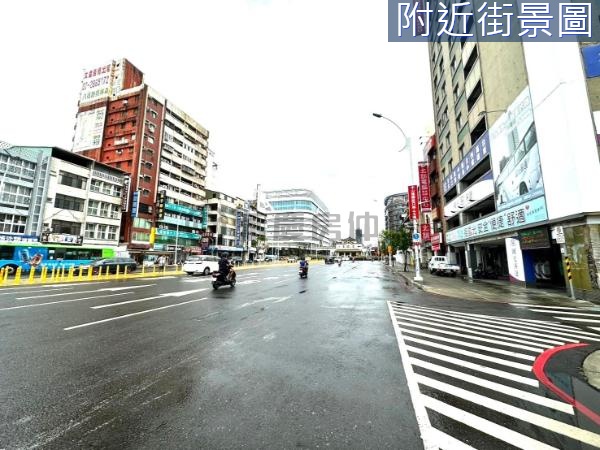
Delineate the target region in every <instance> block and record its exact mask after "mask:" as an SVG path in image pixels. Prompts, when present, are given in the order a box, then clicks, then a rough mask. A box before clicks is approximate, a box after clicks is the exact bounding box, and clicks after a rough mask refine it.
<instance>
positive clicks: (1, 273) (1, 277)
mask: <svg viewBox="0 0 600 450" xmlns="http://www.w3.org/2000/svg"><path fill="white" fill-rule="evenodd" d="M0 284H4V268H2V269H0Z"/></svg>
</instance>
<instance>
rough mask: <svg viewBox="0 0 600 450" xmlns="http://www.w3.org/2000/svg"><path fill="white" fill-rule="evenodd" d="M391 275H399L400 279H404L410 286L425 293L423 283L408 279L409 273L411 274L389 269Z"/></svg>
mask: <svg viewBox="0 0 600 450" xmlns="http://www.w3.org/2000/svg"><path fill="white" fill-rule="evenodd" d="M389 270H390V271H391V272H392V273H394V274H396V275H400V277H402V278H404V280H405V281H406V282H407V283H409V284H410V285H411V286H413V287H416V288H417V289H420V290H422V291H424V292H425V291H426V289H425V286H424V285H423V283H419V282H418V281H415V280H413V279H412V278H411V277H410V273H411V272H398V271H395V270H393V269H389Z"/></svg>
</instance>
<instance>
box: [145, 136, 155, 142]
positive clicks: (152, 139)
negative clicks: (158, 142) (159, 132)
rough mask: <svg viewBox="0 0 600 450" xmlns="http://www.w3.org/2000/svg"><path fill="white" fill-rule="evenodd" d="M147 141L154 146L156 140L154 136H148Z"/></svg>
mask: <svg viewBox="0 0 600 450" xmlns="http://www.w3.org/2000/svg"><path fill="white" fill-rule="evenodd" d="M146 140H147V141H148V142H150V143H151V144H154V138H153V137H152V136H148V135H146Z"/></svg>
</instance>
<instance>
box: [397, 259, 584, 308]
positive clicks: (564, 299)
mask: <svg viewBox="0 0 600 450" xmlns="http://www.w3.org/2000/svg"><path fill="white" fill-rule="evenodd" d="M385 267H386V268H387V269H388V270H391V271H392V272H393V273H395V274H397V275H399V276H400V277H402V278H404V280H405V281H406V282H407V283H409V284H410V285H412V286H414V287H416V288H418V289H421V290H423V291H425V292H429V293H431V294H437V295H444V296H447V297H454V298H460V299H463V300H478V301H488V302H501V303H513V302H515V303H531V304H545V305H554V306H560V305H562V304H564V305H573V304H574V303H575V304H576V305H577V306H595V305H594V304H593V303H590V302H587V301H585V300H572V299H571V298H570V297H569V296H568V295H567V294H566V292H563V291H559V290H552V289H536V288H526V287H524V286H520V285H517V284H514V283H510V282H508V281H502V280H469V279H468V278H467V277H464V278H463V277H461V276H457V277H448V276H438V275H431V274H430V273H429V271H428V270H427V269H422V270H421V277H422V278H423V281H422V282H416V281H414V280H413V278H414V276H415V272H414V269H413V268H412V267H409V271H408V272H404V271H403V270H402V269H403V267H402V266H401V265H399V264H397V265H396V267H392V268H391V269H390V267H389V266H385Z"/></svg>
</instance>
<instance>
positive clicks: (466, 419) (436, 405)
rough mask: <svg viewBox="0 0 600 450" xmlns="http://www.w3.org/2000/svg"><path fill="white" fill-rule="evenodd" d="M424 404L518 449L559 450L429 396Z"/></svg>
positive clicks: (425, 396) (425, 397)
mask: <svg viewBox="0 0 600 450" xmlns="http://www.w3.org/2000/svg"><path fill="white" fill-rule="evenodd" d="M423 404H424V405H425V406H426V407H427V408H429V409H432V410H434V411H435V412H437V413H439V414H441V415H444V416H446V417H449V418H451V419H453V420H456V421H457V422H461V423H464V424H465V425H467V426H469V427H472V428H475V429H476V430H479V431H481V432H482V433H485V434H488V435H490V436H493V437H495V438H496V439H499V440H501V441H504V442H506V443H508V444H510V445H514V446H515V447H517V448H526V449H531V450H558V449H557V448H556V447H552V446H550V445H548V444H544V443H543V442H540V441H536V440H535V439H532V438H530V437H529V436H525V435H523V434H521V433H517V432H516V431H513V430H511V429H510V428H506V427H503V426H502V425H498V424H497V423H494V422H491V421H489V420H487V419H484V418H483V417H479V416H476V415H475V414H471V413H469V412H467V411H463V410H462V409H459V408H456V407H454V406H451V405H448V404H447V403H444V402H441V401H439V400H436V399H434V398H431V397H429V396H427V395H423Z"/></svg>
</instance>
